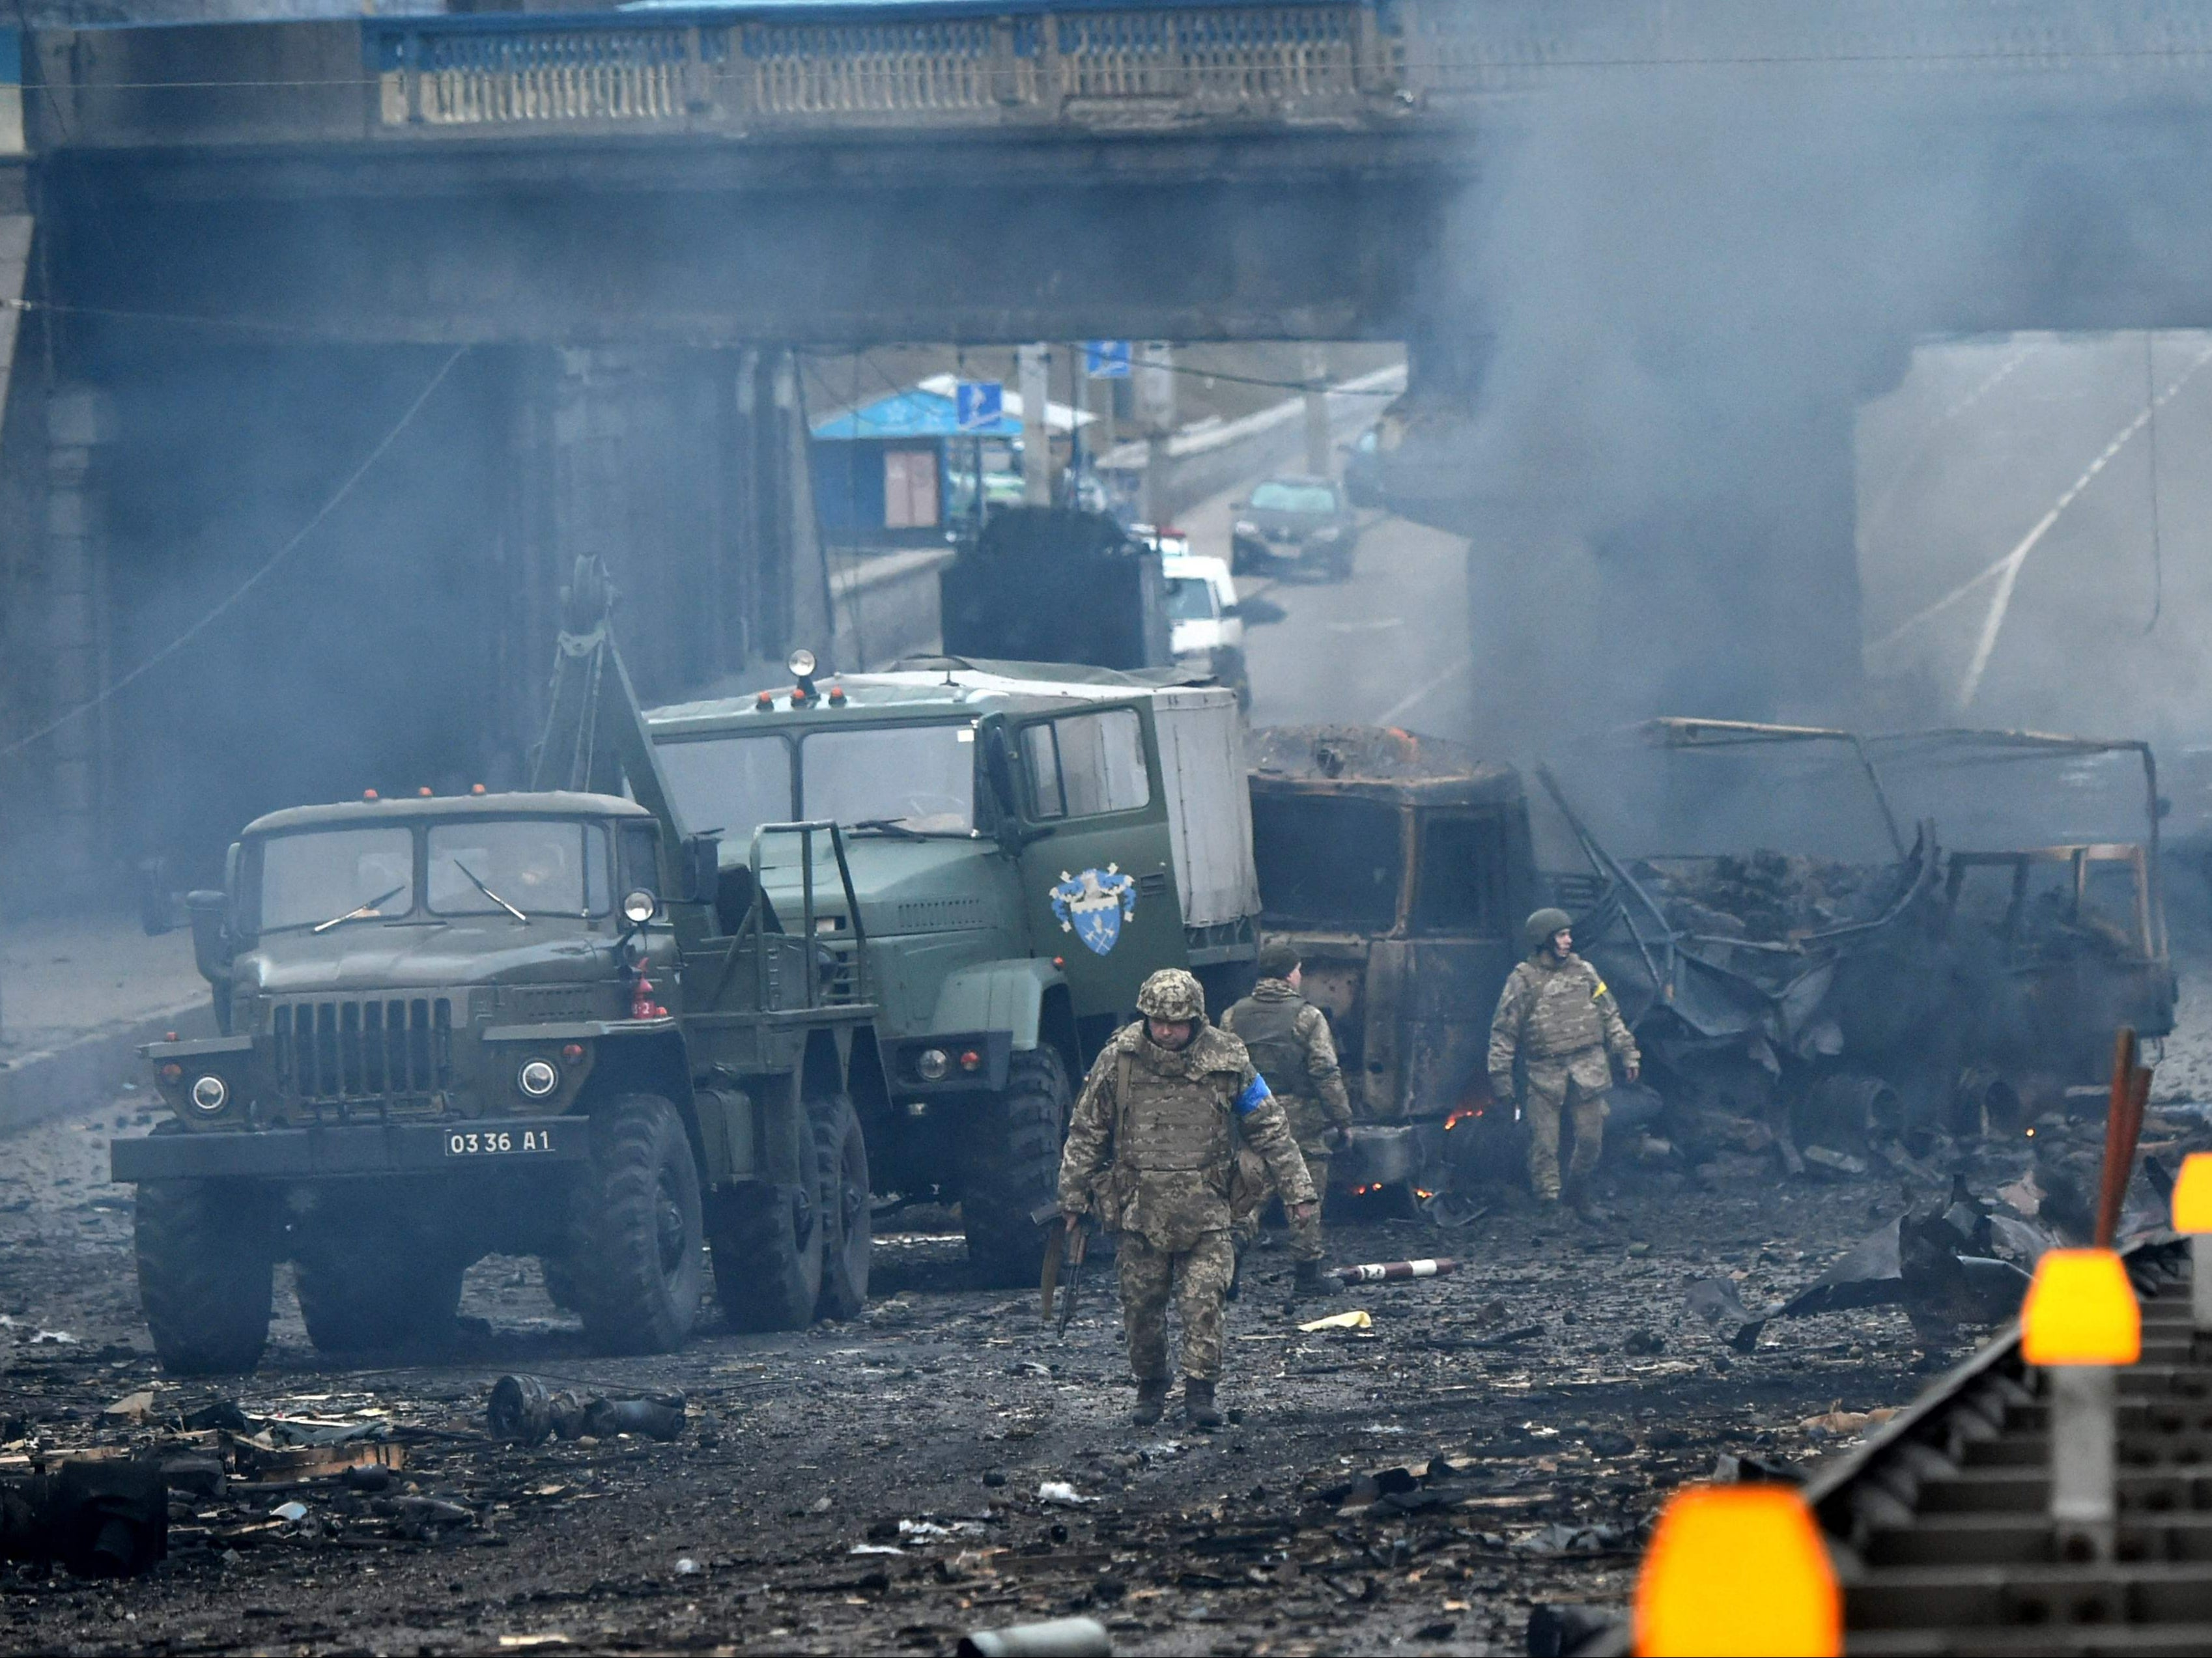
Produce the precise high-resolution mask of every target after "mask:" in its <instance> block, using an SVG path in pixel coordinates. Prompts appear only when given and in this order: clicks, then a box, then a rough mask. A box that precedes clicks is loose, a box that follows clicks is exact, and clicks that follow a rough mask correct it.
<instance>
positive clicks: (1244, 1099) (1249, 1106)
mask: <svg viewBox="0 0 2212 1658" xmlns="http://www.w3.org/2000/svg"><path fill="white" fill-rule="evenodd" d="M1273 1097H1274V1096H1273V1094H1271V1093H1270V1092H1269V1091H1268V1089H1267V1078H1265V1077H1261V1076H1257V1075H1255V1076H1254V1078H1252V1080H1251V1081H1250V1082H1249V1083H1247V1084H1245V1085H1244V1091H1243V1093H1242V1094H1239V1095H1238V1096H1237V1115H1238V1116H1240V1117H1249V1116H1250V1115H1251V1114H1253V1113H1254V1112H1255V1111H1257V1110H1258V1109H1259V1108H1261V1106H1262V1105H1264V1104H1266V1103H1267V1101H1269V1100H1270V1099H1273Z"/></svg>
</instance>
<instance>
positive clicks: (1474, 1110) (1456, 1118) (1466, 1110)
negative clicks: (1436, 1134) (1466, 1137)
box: [1444, 1105, 1482, 1134]
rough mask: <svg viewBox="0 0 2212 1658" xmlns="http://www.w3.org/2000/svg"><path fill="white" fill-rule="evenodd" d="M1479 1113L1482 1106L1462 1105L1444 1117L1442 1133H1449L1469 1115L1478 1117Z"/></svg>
mask: <svg viewBox="0 0 2212 1658" xmlns="http://www.w3.org/2000/svg"><path fill="white" fill-rule="evenodd" d="M1481 1114H1482V1108H1481V1107H1480V1106H1479V1105H1462V1106H1461V1107H1460V1108H1459V1109H1457V1110H1456V1111H1455V1112H1453V1113H1452V1114H1451V1115H1449V1117H1446V1118H1445V1119H1444V1133H1447V1134H1449V1133H1451V1131H1452V1130H1453V1129H1455V1128H1456V1127H1459V1126H1460V1124H1462V1122H1464V1121H1467V1120H1468V1118H1469V1117H1479V1116H1480V1115H1481Z"/></svg>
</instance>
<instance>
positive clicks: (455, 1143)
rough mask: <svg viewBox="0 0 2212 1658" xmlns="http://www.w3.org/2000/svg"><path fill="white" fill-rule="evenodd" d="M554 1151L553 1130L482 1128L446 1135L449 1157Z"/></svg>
mask: <svg viewBox="0 0 2212 1658" xmlns="http://www.w3.org/2000/svg"><path fill="white" fill-rule="evenodd" d="M552 1149H553V1131H552V1130H551V1129H550V1128H517V1129H507V1128H481V1129H471V1130H469V1131H468V1132H467V1133H453V1134H448V1135H447V1136H446V1155H447V1157H501V1156H505V1155H507V1154H509V1153H521V1152H527V1151H551V1150H552Z"/></svg>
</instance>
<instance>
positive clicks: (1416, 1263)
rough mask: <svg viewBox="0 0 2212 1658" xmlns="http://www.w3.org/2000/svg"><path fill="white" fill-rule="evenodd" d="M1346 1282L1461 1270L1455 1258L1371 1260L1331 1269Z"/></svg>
mask: <svg viewBox="0 0 2212 1658" xmlns="http://www.w3.org/2000/svg"><path fill="white" fill-rule="evenodd" d="M1331 1270H1332V1271H1334V1273H1335V1274H1336V1276H1337V1277H1338V1278H1340V1279H1341V1280H1342V1281H1343V1282H1344V1283H1346V1284H1388V1283H1395V1282H1397V1281H1399V1280H1401V1279H1404V1278H1448V1277H1449V1276H1450V1275H1451V1274H1452V1273H1454V1272H1457V1271H1459V1263H1458V1262H1457V1261H1455V1260H1441V1259H1439V1260H1385V1261H1370V1262H1369V1263H1368V1264H1367V1265H1365V1266H1338V1267H1334V1268H1332V1269H1331Z"/></svg>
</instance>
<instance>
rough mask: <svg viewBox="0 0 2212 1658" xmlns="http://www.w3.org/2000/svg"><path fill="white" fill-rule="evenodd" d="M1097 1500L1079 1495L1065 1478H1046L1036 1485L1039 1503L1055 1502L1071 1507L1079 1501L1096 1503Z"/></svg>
mask: <svg viewBox="0 0 2212 1658" xmlns="http://www.w3.org/2000/svg"><path fill="white" fill-rule="evenodd" d="M1097 1500H1098V1499H1097V1497H1082V1496H1079V1495H1078V1494H1077V1492H1076V1490H1075V1487H1074V1486H1073V1485H1069V1484H1068V1483H1067V1481H1066V1480H1065V1479H1048V1480H1045V1481H1044V1482H1043V1483H1042V1484H1041V1485H1038V1486H1037V1501H1038V1502H1040V1503H1060V1504H1062V1505H1063V1506H1066V1507H1069V1508H1073V1507H1075V1506H1076V1505H1077V1504H1079V1503H1096V1502H1097Z"/></svg>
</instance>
